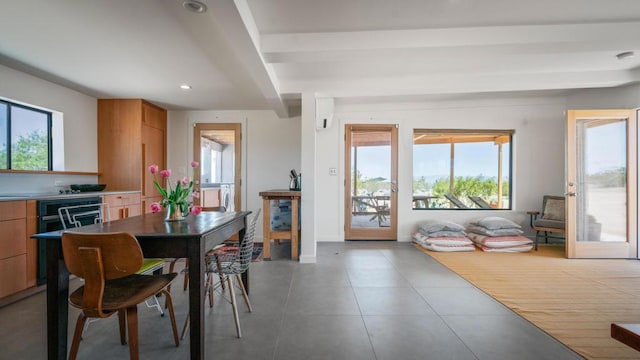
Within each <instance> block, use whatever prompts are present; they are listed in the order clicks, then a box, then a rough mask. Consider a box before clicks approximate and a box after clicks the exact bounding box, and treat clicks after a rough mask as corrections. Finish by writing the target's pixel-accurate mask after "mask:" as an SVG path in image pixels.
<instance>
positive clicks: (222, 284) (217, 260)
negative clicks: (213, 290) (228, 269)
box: [214, 255, 224, 290]
mask: <svg viewBox="0 0 640 360" xmlns="http://www.w3.org/2000/svg"><path fill="white" fill-rule="evenodd" d="M214 256H215V258H216V266H217V267H218V277H220V286H221V287H222V290H224V275H223V274H222V263H220V258H219V257H218V255H214Z"/></svg>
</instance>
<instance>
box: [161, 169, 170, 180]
mask: <svg viewBox="0 0 640 360" xmlns="http://www.w3.org/2000/svg"><path fill="white" fill-rule="evenodd" d="M160 176H162V177H163V178H165V179H166V178H168V177H170V176H171V170H169V169H166V170H162V171H160Z"/></svg>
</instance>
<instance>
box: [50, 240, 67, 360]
mask: <svg viewBox="0 0 640 360" xmlns="http://www.w3.org/2000/svg"><path fill="white" fill-rule="evenodd" d="M68 297H69V271H68V270H67V266H66V265H65V264H64V260H63V259H62V243H61V241H60V239H47V350H48V358H49V359H61V360H66V359H67V326H68V324H67V323H68V316H69V308H68V305H67V299H68Z"/></svg>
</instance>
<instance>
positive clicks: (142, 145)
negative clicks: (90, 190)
mask: <svg viewBox="0 0 640 360" xmlns="http://www.w3.org/2000/svg"><path fill="white" fill-rule="evenodd" d="M98 134H99V136H98V172H99V173H100V175H99V183H102V184H107V190H108V191H140V192H141V195H140V199H139V201H138V206H137V207H130V208H129V209H128V210H129V214H128V216H133V214H134V213H135V214H138V215H139V214H141V213H142V212H143V211H144V212H146V211H147V210H146V209H144V210H143V209H142V206H141V204H150V203H151V202H152V201H153V200H152V199H155V198H157V197H159V196H160V194H159V193H158V191H157V190H156V189H155V186H154V185H153V176H152V175H151V174H150V173H149V172H148V167H149V165H152V164H156V165H158V166H159V167H160V169H165V168H166V166H167V160H166V159H167V156H166V149H167V111H166V110H165V109H162V108H160V107H158V106H155V105H153V104H151V103H149V102H146V101H144V100H141V99H99V100H98ZM159 180H160V181H161V184H162V185H163V186H164V180H163V179H159Z"/></svg>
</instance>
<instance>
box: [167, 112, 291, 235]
mask: <svg viewBox="0 0 640 360" xmlns="http://www.w3.org/2000/svg"><path fill="white" fill-rule="evenodd" d="M195 123H241V124H242V162H241V166H242V190H241V194H242V209H243V210H245V209H248V210H252V209H258V208H262V198H260V196H259V195H258V193H259V192H260V191H264V190H270V189H288V187H289V175H288V174H289V170H291V169H294V168H295V169H300V118H288V119H279V118H278V117H277V116H276V115H275V113H273V112H272V111H169V112H168V136H167V143H168V144H167V164H168V167H169V168H171V169H174V170H175V169H180V168H185V166H188V163H189V161H190V159H191V158H192V157H193V126H194V125H193V124H195ZM256 237H257V238H259V239H262V218H260V219H259V223H258V225H257V231H256Z"/></svg>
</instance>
